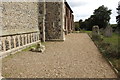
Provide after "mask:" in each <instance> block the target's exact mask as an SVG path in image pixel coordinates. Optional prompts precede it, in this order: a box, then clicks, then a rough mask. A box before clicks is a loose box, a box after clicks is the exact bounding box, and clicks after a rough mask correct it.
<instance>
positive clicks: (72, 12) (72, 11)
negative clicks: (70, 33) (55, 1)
mask: <svg viewBox="0 0 120 80" xmlns="http://www.w3.org/2000/svg"><path fill="white" fill-rule="evenodd" d="M65 5H66V6H67V7H68V8H69V9H70V11H71V12H72V13H73V11H72V9H71V8H70V6H69V4H68V3H67V2H66V1H65Z"/></svg>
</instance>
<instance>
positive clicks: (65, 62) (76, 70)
mask: <svg viewBox="0 0 120 80" xmlns="http://www.w3.org/2000/svg"><path fill="white" fill-rule="evenodd" d="M45 46H46V51H45V52H44V53H36V52H30V51H23V52H20V53H17V54H15V55H14V56H13V57H8V58H4V59H3V62H2V75H3V77H10V78H19V77H22V78H44V77H45V78H116V75H115V73H114V71H113V70H112V69H111V67H110V66H109V64H108V63H107V62H106V61H105V59H104V58H103V57H102V55H101V54H100V53H99V51H98V49H97V47H96V46H95V45H94V43H93V42H92V40H91V39H90V37H89V36H88V35H87V34H85V33H80V34H77V33H75V34H70V35H67V36H66V40H65V41H64V42H46V43H45Z"/></svg>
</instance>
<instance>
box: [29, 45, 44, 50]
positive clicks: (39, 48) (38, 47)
mask: <svg viewBox="0 0 120 80" xmlns="http://www.w3.org/2000/svg"><path fill="white" fill-rule="evenodd" d="M30 51H33V52H44V51H45V46H44V45H42V44H41V43H38V44H37V47H36V48H34V47H32V48H31V50H30Z"/></svg>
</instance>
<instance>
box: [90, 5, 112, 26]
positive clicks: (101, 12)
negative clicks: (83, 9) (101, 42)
mask: <svg viewBox="0 0 120 80" xmlns="http://www.w3.org/2000/svg"><path fill="white" fill-rule="evenodd" d="M110 15H111V10H109V9H108V8H107V7H104V5H102V6H100V7H99V8H98V9H95V10H94V12H93V15H92V16H91V17H90V18H91V21H92V23H91V24H92V25H98V26H99V27H100V28H105V27H107V25H108V24H109V20H110Z"/></svg>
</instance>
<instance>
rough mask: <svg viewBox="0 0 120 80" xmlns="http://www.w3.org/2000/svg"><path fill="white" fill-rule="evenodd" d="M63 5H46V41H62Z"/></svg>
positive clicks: (50, 3)
mask: <svg viewBox="0 0 120 80" xmlns="http://www.w3.org/2000/svg"><path fill="white" fill-rule="evenodd" d="M61 8H62V3H61V2H47V3H46V14H47V15H46V19H45V22H46V24H45V29H46V31H45V32H46V35H45V36H46V40H50V39H60V38H61V33H62V29H63V28H61V27H62V13H61V12H62V9H61Z"/></svg>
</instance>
